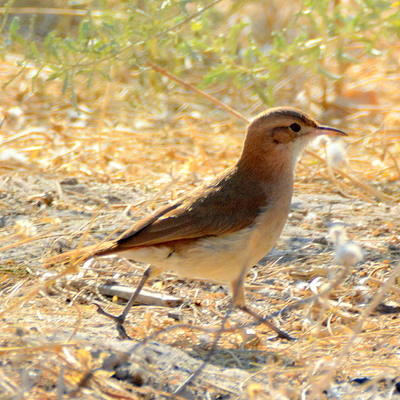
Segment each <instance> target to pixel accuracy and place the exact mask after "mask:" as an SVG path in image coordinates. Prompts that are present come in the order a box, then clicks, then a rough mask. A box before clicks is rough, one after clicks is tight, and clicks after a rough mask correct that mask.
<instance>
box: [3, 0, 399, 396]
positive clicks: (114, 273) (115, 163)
mask: <svg viewBox="0 0 400 400" xmlns="http://www.w3.org/2000/svg"><path fill="white" fill-rule="evenodd" d="M337 3H340V2H337ZM343 3H344V4H345V5H348V6H349V7H350V5H351V4H352V3H351V2H343ZM253 6H254V5H253ZM254 7H255V6H254ZM392 7H399V5H398V3H397V5H396V3H393V5H392ZM278 8H279V7H278ZM285 10H286V9H285ZM269 11H271V10H269ZM273 11H274V10H273ZM221 12H222V11H221ZM235 12H236V14H231V15H229V18H230V19H229V24H232V23H238V21H240V20H241V18H249V19H250V21H251V23H252V26H253V25H256V22H257V20H256V19H255V16H256V15H257V10H256V11H254V8H251V7H249V8H246V7H244V8H240V9H239V10H236V11H235ZM274 12H279V11H278V9H275V11H274ZM281 12H283V10H281ZM232 15H233V16H232ZM289 17H290V16H288V15H286V14H285V18H289ZM282 18H283V17H282ZM227 19H228V17H227ZM232 19H233V21H232ZM271 23H272V22H271ZM227 24H228V22H227ZM219 29H222V28H221V26H220V25H219ZM272 29H279V27H276V26H274V27H273V28H272ZM292 29H293V30H294V29H295V27H292ZM292 34H293V32H292ZM264 37H268V32H265V34H264ZM394 38H396V35H393V36H382V37H381V38H380V39H379V40H377V42H376V43H375V48H376V49H378V50H379V51H380V52H381V54H380V56H379V57H376V56H373V55H371V54H367V53H364V52H362V51H361V50H360V48H359V47H357V45H354V46H353V45H352V43H350V44H349V47H350V50H349V52H351V53H352V54H353V56H354V57H358V58H359V61H361V62H359V63H351V64H350V63H349V64H346V66H345V67H343V68H342V72H343V73H344V75H343V78H342V79H340V80H336V81H332V80H329V79H327V78H326V76H324V75H317V72H315V71H314V72H313V73H311V72H310V71H309V70H303V69H301V68H300V69H296V67H291V69H288V71H286V72H285V74H286V75H284V76H283V77H282V79H280V80H279V82H277V84H276V85H275V87H274V90H273V97H274V104H275V105H285V104H287V105H289V104H290V105H292V106H297V107H299V108H302V109H304V110H305V111H308V112H310V113H312V114H314V115H315V116H316V117H317V119H318V120H320V121H323V122H326V123H329V124H333V125H338V126H340V128H342V129H344V130H346V131H347V132H348V134H349V138H347V139H346V141H345V143H342V144H338V143H331V142H319V143H317V144H316V145H315V146H314V147H312V148H310V149H309V152H308V153H307V154H305V155H304V156H303V157H302V159H301V161H300V163H299V164H298V166H297V169H296V177H297V178H296V185H295V198H294V201H293V209H292V213H291V214H290V218H289V221H288V223H287V226H286V228H285V231H284V234H283V236H282V238H281V239H280V241H279V243H278V244H277V246H276V248H275V249H274V250H273V251H272V252H271V253H270V254H269V255H268V256H267V257H266V258H265V259H264V260H262V262H260V264H259V265H258V266H256V267H255V268H253V270H252V271H251V273H250V274H249V277H248V280H247V299H248V302H249V304H251V306H252V307H253V308H254V309H256V310H257V311H258V312H260V313H261V314H265V315H275V323H276V324H278V325H279V326H280V327H282V329H285V330H286V331H289V332H290V333H291V334H292V335H294V336H295V337H297V338H298V340H297V341H295V342H286V341H283V340H276V339H274V338H271V336H272V334H271V332H269V331H268V330H267V329H266V328H264V327H263V326H254V325H253V324H254V321H252V320H251V319H250V318H249V317H247V316H245V315H243V314H241V313H236V312H235V313H234V314H233V315H232V317H231V319H230V320H229V323H228V325H229V327H230V328H232V329H231V330H229V331H227V332H224V333H222V336H221V338H220V340H219V342H218V343H217V345H216V348H215V350H214V353H213V354H212V356H211V360H210V361H209V363H208V364H207V366H206V367H205V369H204V370H203V371H202V372H201V373H200V374H199V376H198V377H197V379H195V380H194V381H193V382H192V383H191V384H190V385H188V387H187V388H186V389H185V391H183V392H182V393H181V394H180V397H182V398H189V399H192V398H212V399H235V398H241V399H378V398H385V399H386V398H388V399H389V398H397V397H398V396H399V395H400V377H399V369H400V368H399V367H400V357H399V351H398V349H399V346H400V342H399V335H398V332H399V329H400V322H399V321H400V320H399V318H398V312H399V311H400V302H399V291H400V289H399V285H398V278H397V275H398V273H399V272H400V271H399V268H400V267H399V265H400V206H399V202H400V188H399V181H400V133H399V125H400V108H399V104H400V92H399V90H398V87H399V81H400V79H399V78H400V73H399V59H400V46H399V42H398V41H397V42H394ZM240 40H242V41H243V42H244V43H246V40H247V39H245V38H244V37H240ZM260 46H261V44H260ZM352 46H353V47H352ZM22 59H23V57H22V56H21V55H20V54H18V53H17V52H12V51H11V50H10V51H8V52H7V54H6V55H5V58H4V60H3V61H2V63H1V65H0V74H1V77H2V79H1V82H2V84H3V89H2V91H1V92H0V100H1V103H0V106H1V109H2V113H3V115H4V117H5V118H4V123H3V125H2V127H1V131H0V144H1V147H0V209H1V216H0V262H1V271H0V284H1V286H0V289H1V292H0V299H1V306H0V316H1V324H2V329H1V331H0V341H1V345H0V346H1V347H0V354H1V358H0V398H1V399H3V398H4V399H8V398H10V399H11V398H12V399H61V398H63V399H67V398H71V399H72V398H82V399H83V398H84V399H109V398H110V399H111V398H113V399H115V398H117V399H131V398H133V399H137V398H144V399H152V398H170V397H172V395H171V393H172V392H173V391H174V390H175V389H176V388H177V387H178V386H179V385H180V384H181V383H182V382H183V381H184V380H185V379H186V378H188V376H189V375H190V373H191V372H193V371H195V370H196V369H197V368H198V367H199V366H200V365H201V360H204V359H205V358H206V357H207V354H208V352H209V350H210V348H211V347H212V346H213V341H214V338H215V332H214V331H215V330H216V329H218V328H219V327H220V324H221V318H222V317H223V316H224V315H225V313H226V312H227V310H228V304H229V303H228V302H229V299H228V298H227V297H226V289H225V288H222V287H219V286H217V285H212V284H209V283H201V282H189V281H182V280H177V279H176V277H174V276H172V275H164V276H162V277H161V278H160V279H156V280H153V281H152V282H150V286H149V288H151V289H153V290H154V291H156V292H163V293H169V294H173V295H174V296H177V297H180V298H182V299H183V300H184V302H183V305H182V306H181V307H179V309H169V308H167V307H158V306H144V305H138V306H137V307H134V309H133V310H132V312H131V314H130V316H129V321H128V322H127V329H128V332H129V334H130V335H131V336H132V337H133V338H134V341H133V342H128V341H126V342H122V341H118V340H117V333H116V331H115V329H114V327H113V325H112V323H111V322H110V321H109V320H107V319H106V318H104V317H102V316H100V315H98V314H97V313H96V308H95V306H93V304H92V301H97V302H101V303H103V304H105V305H107V306H108V310H109V311H113V312H118V310H121V305H117V304H115V302H119V300H118V299H114V303H112V302H111V300H112V299H108V300H107V299H106V298H104V297H103V296H101V295H100V294H99V293H98V291H97V290H96V287H97V285H98V283H102V282H105V281H107V280H114V281H118V282H119V283H123V284H126V285H129V286H135V284H136V283H137V281H138V277H139V275H140V273H141V272H142V271H143V266H140V265H132V264H131V263H128V262H127V261H126V260H121V259H117V258H108V259H106V260H105V259H102V260H96V261H94V262H92V263H90V264H89V265H85V268H84V269H76V268H72V267H70V268H68V266H55V267H53V268H47V269H46V268H44V267H43V265H42V261H43V260H44V259H45V258H46V257H48V256H49V255H54V254H57V253H58V252H61V251H65V250H66V249H69V248H75V247H78V246H82V245H86V244H92V243H98V242H99V241H101V240H102V239H104V238H105V237H107V236H108V235H116V234H117V233H118V232H121V231H123V230H124V229H125V228H127V227H128V226H130V224H131V221H132V219H136V218H139V217H140V216H142V215H145V214H146V213H148V212H150V211H151V210H153V209H155V208H156V207H158V206H159V205H160V204H162V203H164V202H167V201H170V200H172V199H174V198H176V196H178V195H179V194H180V193H181V192H183V191H186V190H188V189H190V188H192V187H195V186H197V185H199V184H200V183H202V182H203V181H204V180H206V179H209V178H210V177H211V176H213V175H214V174H216V173H217V172H219V171H221V170H223V169H224V168H226V167H227V166H229V165H231V164H232V163H234V162H235V159H236V158H237V156H238V155H239V152H240V148H241V144H242V141H243V138H244V129H245V125H244V123H243V121H241V120H240V118H238V117H237V116H234V115H232V114H230V113H229V112H227V111H226V110H223V109H222V108H220V107H219V106H218V105H217V104H216V103H215V102H213V101H212V100H210V99H206V98H204V97H203V96H201V95H199V94H198V93H195V92H193V91H192V90H190V89H188V88H187V87H184V86H182V84H179V83H178V82H176V81H172V80H171V79H169V78H167V77H166V76H163V75H162V73H160V72H158V71H155V70H154V69H152V68H151V67H149V66H148V65H147V66H146V67H145V69H146V74H147V75H146V81H145V82H141V84H140V85H139V84H138V75H139V72H138V71H137V70H135V69H130V68H128V67H126V68H125V67H121V66H116V65H114V66H112V68H110V76H111V80H110V81H109V82H108V83H107V82H105V80H101V79H94V80H92V81H91V85H90V87H88V86H87V80H86V77H84V76H82V77H79V76H78V77H77V78H76V80H75V87H74V90H75V99H76V100H75V101H76V104H77V105H78V109H77V108H76V107H74V102H73V101H72V100H71V97H69V96H67V95H62V85H63V82H61V81H58V80H47V78H48V77H49V76H50V75H51V69H49V68H43V69H42V70H41V71H40V73H38V67H37V65H36V64H35V63H34V62H32V63H28V64H26V65H25V67H24V68H23V69H22V72H21V68H20V66H18V61H20V60H22ZM153 61H154V60H153ZM330 62H331V63H333V64H334V65H335V68H336V72H338V70H340V69H341V67H342V66H341V65H337V64H335V62H334V61H333V60H332V58H330V57H329V56H327V58H326V59H324V63H325V67H326V63H328V64H329V63H330ZM166 64H167V63H164V64H163V66H164V67H167V69H168V65H166ZM171 73H172V74H173V75H175V73H174V72H171ZM201 74H202V71H201V69H200V68H198V69H196V70H194V71H193V74H189V73H188V71H186V72H185V73H183V74H182V76H180V79H182V80H183V81H184V82H185V83H187V84H189V85H192V86H193V87H200V86H201V79H200V77H201V76H202V75H201ZM33 77H34V78H35V79H34V80H33ZM160 82H162V86H163V88H162V89H160ZM33 83H34V84H33ZM203 84H204V82H203ZM248 89H249V87H247V88H246V85H244V86H243V87H242V88H241V89H240V90H239V89H238V90H236V88H234V87H232V86H230V85H226V84H224V83H221V84H216V85H215V86H212V87H211V88H204V86H203V90H205V91H206V92H208V93H212V95H213V96H215V97H216V98H218V99H219V100H220V101H222V102H223V103H226V104H227V105H229V106H231V107H232V108H233V109H235V110H236V111H237V113H239V114H242V115H244V116H245V117H246V118H251V117H252V116H253V115H255V114H256V113H257V112H259V111H262V110H263V109H264V108H266V107H267V106H265V104H262V103H261V101H260V98H259V97H257V92H256V91H254V90H248ZM253 89H254V88H253ZM245 117H243V119H246V118H245ZM338 158H339V159H340V160H338ZM160 191H161V195H160V196H159V197H155V195H156V193H157V192H160ZM337 221H341V222H343V223H345V224H348V227H347V231H348V235H349V237H350V238H351V240H353V241H354V242H356V243H358V244H359V245H360V246H361V247H362V250H363V254H364V260H363V261H362V262H360V263H358V264H356V265H353V266H351V267H350V270H349V271H348V273H347V274H346V276H345V278H344V279H342V280H340V282H336V284H335V285H334V287H333V288H331V289H332V290H330V291H329V293H328V294H327V293H325V292H324V290H325V289H326V288H327V287H328V285H329V283H332V282H334V281H335V278H336V277H337V276H339V275H340V274H341V272H342V271H343V267H342V266H340V265H339V266H338V265H335V263H334V246H333V244H332V241H331V239H330V238H329V237H328V229H329V226H330V224H332V223H333V222H337ZM320 293H324V295H323V296H321V297H318V296H317V297H314V301H308V302H307V301H305V302H303V303H302V302H301V300H304V299H307V298H310V297H312V296H315V295H318V294H320ZM299 301H300V303H299ZM120 303H121V304H122V302H120ZM291 306H292V308H291V309H290V311H284V312H283V313H279V311H281V310H283V309H284V308H285V307H291ZM146 339H148V340H147V341H145V340H146ZM180 397H179V396H177V398H180Z"/></svg>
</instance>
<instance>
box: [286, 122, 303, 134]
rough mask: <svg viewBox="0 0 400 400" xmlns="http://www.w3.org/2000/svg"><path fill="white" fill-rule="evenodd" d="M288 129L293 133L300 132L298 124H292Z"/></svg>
mask: <svg viewBox="0 0 400 400" xmlns="http://www.w3.org/2000/svg"><path fill="white" fill-rule="evenodd" d="M289 128H290V129H291V130H292V131H293V132H300V131H301V126H300V125H299V124H296V123H294V124H292V125H290V126H289Z"/></svg>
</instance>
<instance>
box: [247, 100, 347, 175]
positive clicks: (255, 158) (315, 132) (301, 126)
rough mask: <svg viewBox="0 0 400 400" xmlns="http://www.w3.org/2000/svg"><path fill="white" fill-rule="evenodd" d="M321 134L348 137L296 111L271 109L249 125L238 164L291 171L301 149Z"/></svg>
mask: <svg viewBox="0 0 400 400" xmlns="http://www.w3.org/2000/svg"><path fill="white" fill-rule="evenodd" d="M320 135H341V136H347V134H346V133H344V132H343V131H341V130H339V129H336V128H332V127H329V126H324V125H320V124H319V123H318V122H317V121H316V120H315V119H314V118H312V117H310V116H309V115H307V114H305V113H303V112H302V111H300V110H297V109H295V108H290V107H277V108H271V109H269V110H268V111H266V112H263V113H261V114H259V115H258V116H257V117H255V118H254V119H253V120H252V121H251V123H250V124H249V126H248V129H247V136H246V140H245V144H244V147H243V153H242V156H241V161H244V162H245V163H262V164H268V166H269V168H271V166H273V165H278V164H280V163H281V162H282V163H283V164H286V165H287V168H288V169H291V170H293V168H294V165H295V163H296V160H297V158H298V156H299V155H300V153H301V151H302V150H303V149H304V147H306V146H307V144H308V143H310V142H311V141H312V140H313V139H314V138H316V137H317V136H320ZM288 164H289V165H288Z"/></svg>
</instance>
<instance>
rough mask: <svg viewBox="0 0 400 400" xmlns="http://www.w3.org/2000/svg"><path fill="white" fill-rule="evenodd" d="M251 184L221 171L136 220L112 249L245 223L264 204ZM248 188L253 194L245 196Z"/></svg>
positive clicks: (217, 231)
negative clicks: (174, 199)
mask: <svg viewBox="0 0 400 400" xmlns="http://www.w3.org/2000/svg"><path fill="white" fill-rule="evenodd" d="M254 184H256V183H254V182H238V181H236V179H235V175H234V174H233V175H232V174H224V175H223V176H222V177H220V178H217V179H216V180H214V181H213V182H212V183H210V184H208V185H205V186H202V187H200V188H199V189H197V190H195V191H194V192H192V193H189V194H188V195H186V196H184V197H182V198H180V199H178V200H176V201H175V202H173V203H171V204H168V205H166V206H164V207H162V208H160V209H159V210H157V211H156V212H155V213H154V214H152V215H150V216H148V217H146V218H144V219H142V220H140V221H138V222H137V223H136V224H135V225H134V226H133V227H132V228H131V229H130V230H129V231H127V232H125V233H124V234H123V235H122V236H121V237H120V238H119V239H118V240H117V242H116V244H117V246H116V247H114V248H113V252H119V251H125V250H127V249H129V248H132V247H136V246H147V245H156V244H161V243H166V242H172V241H177V240H188V239H198V238H202V237H206V236H215V235H221V234H226V233H231V232H235V231H238V230H240V229H242V228H244V227H246V226H249V225H251V224H252V223H253V221H254V220H255V218H256V217H257V215H258V214H259V212H260V209H261V208H262V207H265V205H266V204H265V194H264V191H263V190H261V188H259V189H260V190H257V189H258V188H255V187H254ZM250 186H252V187H251V188H250ZM249 190H251V191H252V192H253V193H254V192H255V193H257V196H250V197H249V196H248V194H249ZM199 193H201V195H200V196H199Z"/></svg>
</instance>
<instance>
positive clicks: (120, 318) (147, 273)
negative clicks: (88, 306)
mask: <svg viewBox="0 0 400 400" xmlns="http://www.w3.org/2000/svg"><path fill="white" fill-rule="evenodd" d="M150 272H151V267H148V268H147V269H146V270H145V271H144V273H143V276H142V279H141V280H140V282H139V285H138V286H137V288H136V290H135V292H134V293H133V294H132V296H131V298H130V299H129V301H128V303H126V306H125V308H124V311H122V314H120V315H118V316H116V315H112V314H110V313H108V312H107V311H104V310H103V308H102V307H100V305H99V304H96V303H95V304H96V306H97V312H98V313H99V314H101V315H104V316H106V317H108V318H110V319H112V320H113V321H115V322H116V323H117V330H118V333H119V334H120V335H121V337H122V338H123V339H132V338H131V337H129V335H128V334H127V333H126V331H125V328H124V326H123V323H124V322H125V318H126V316H127V315H128V313H129V310H130V309H131V308H132V306H133V303H134V302H135V300H136V298H137V297H138V296H139V293H140V291H141V290H142V288H143V286H144V284H145V283H146V281H147V279H149V276H150Z"/></svg>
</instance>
